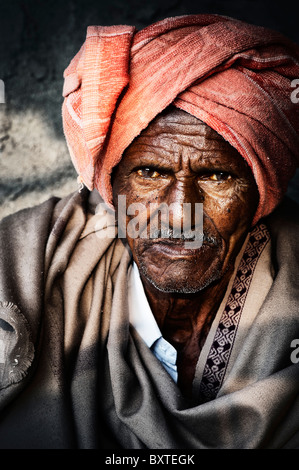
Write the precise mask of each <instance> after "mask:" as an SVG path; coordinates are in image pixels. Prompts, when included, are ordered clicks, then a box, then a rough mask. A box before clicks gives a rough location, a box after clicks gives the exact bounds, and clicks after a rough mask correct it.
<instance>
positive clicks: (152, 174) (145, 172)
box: [137, 168, 161, 179]
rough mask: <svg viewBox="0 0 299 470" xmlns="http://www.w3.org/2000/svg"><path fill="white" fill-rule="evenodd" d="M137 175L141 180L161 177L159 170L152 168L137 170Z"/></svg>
mask: <svg viewBox="0 0 299 470" xmlns="http://www.w3.org/2000/svg"><path fill="white" fill-rule="evenodd" d="M137 175H138V176H141V178H151V179H154V178H158V177H159V176H161V173H159V172H158V171H157V170H154V169H152V168H140V169H139V170H137Z"/></svg>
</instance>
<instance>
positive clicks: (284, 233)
mask: <svg viewBox="0 0 299 470" xmlns="http://www.w3.org/2000/svg"><path fill="white" fill-rule="evenodd" d="M265 223H266V225H267V227H268V229H269V232H270V235H271V242H272V245H273V255H274V253H275V255H274V256H275V258H276V260H277V262H278V264H279V266H280V267H281V266H285V267H286V268H287V269H292V268H293V269H294V270H295V269H297V266H298V260H299V245H298V234H299V205H298V203H297V202H295V201H294V200H292V199H290V198H287V197H286V198H284V200H283V201H282V203H281V204H280V205H279V206H278V207H277V208H276V210H275V211H274V212H273V213H272V214H270V215H269V216H268V217H266V218H265Z"/></svg>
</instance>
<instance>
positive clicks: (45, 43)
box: [0, 0, 299, 218]
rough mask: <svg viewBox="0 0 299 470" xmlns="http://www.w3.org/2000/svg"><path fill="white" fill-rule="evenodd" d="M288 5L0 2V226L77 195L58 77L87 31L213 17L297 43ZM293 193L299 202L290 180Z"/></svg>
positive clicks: (176, 0)
mask: <svg viewBox="0 0 299 470" xmlns="http://www.w3.org/2000/svg"><path fill="white" fill-rule="evenodd" d="M292 3H293V2H292ZM292 3H291V2H290V3H289V5H290V6H289V5H288V2H287V1H284V2H279V3H277V2H274V1H273V0H272V1H270V0H269V1H252V0H251V1H249V0H239V1H211V0H210V1H208V0H206V1H204V0H192V1H189V0H149V1H148V2H146V1H142V2H141V1H138V0H126V1H125V0H106V1H102V0H97V1H94V0H85V1H83V0H78V1H76V0H66V1H63V0H59V1H58V0H47V1H46V0H23V1H21V0H12V1H8V0H0V79H2V80H3V81H4V84H5V98H6V103H5V104H1V103H0V152H1V153H0V218H1V217H3V216H4V215H7V214H9V213H11V212H14V211H16V210H18V209H20V208H23V207H27V206H31V205H34V204H36V203H39V202H41V201H44V200H45V199H47V198H48V197H49V196H51V195H53V194H54V195H57V196H63V195H66V194H68V193H69V192H70V191H73V190H76V189H77V183H76V174H75V171H74V170H73V167H72V164H71V162H70V158H69V155H68V151H67V148H66V144H65V140H64V136H63V131H62V123H61V104H62V96H61V90H62V84H63V80H62V74H63V70H64V69H65V67H66V66H67V65H68V63H69V61H70V59H71V58H72V57H73V55H74V54H75V53H76V52H77V51H78V49H79V47H80V46H81V44H82V42H83V41H84V39H85V33H86V27H87V26H88V25H90V24H101V25H111V24H133V25H135V26H137V28H142V27H144V26H146V25H148V24H150V23H152V22H154V21H157V20H159V19H162V18H164V17H166V16H176V15H182V14H188V13H219V14H224V15H228V16H234V17H236V18H239V19H243V20H246V21H248V22H251V23H254V24H259V25H263V26H268V27H271V28H274V29H277V30H279V31H281V32H283V33H284V34H286V35H287V36H289V37H290V38H292V39H293V40H294V41H296V42H297V43H299V30H298V25H297V15H296V10H295V11H294V10H293V6H292ZM298 78H299V77H298ZM0 101H1V99H0ZM291 192H292V195H293V196H294V197H297V198H298V199H299V197H298V194H299V191H298V185H297V183H296V179H295V180H294V183H293V184H292V187H291Z"/></svg>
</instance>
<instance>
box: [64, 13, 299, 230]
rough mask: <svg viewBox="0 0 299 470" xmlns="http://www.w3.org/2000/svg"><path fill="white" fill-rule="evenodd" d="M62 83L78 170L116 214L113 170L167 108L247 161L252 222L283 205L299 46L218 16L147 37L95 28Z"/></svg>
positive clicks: (293, 133)
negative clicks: (254, 195) (200, 124)
mask: <svg viewBox="0 0 299 470" xmlns="http://www.w3.org/2000/svg"><path fill="white" fill-rule="evenodd" d="M64 78H65V82H64V89H63V96H64V102H63V110H62V114H63V127H64V132H65V136H66V140H67V144H68V147H69V151H70V154H71V158H72V161H73V164H74V166H75V168H76V170H77V172H78V174H79V180H80V181H81V182H83V183H84V184H85V185H86V186H87V188H88V189H89V190H92V189H93V188H96V189H97V190H98V191H99V193H100V194H101V196H102V197H103V199H104V201H105V202H106V203H107V204H108V205H110V206H112V204H113V202H112V186H111V173H112V170H113V168H114V167H115V166H116V165H117V164H118V163H119V161H120V160H121V158H122V155H123V152H124V150H125V149H126V148H127V147H128V146H129V145H130V143H131V142H132V141H133V140H134V138H135V137H137V136H138V135H139V134H140V132H141V131H142V130H143V129H145V128H146V127H147V126H148V124H149V123H150V122H151V121H152V120H153V119H154V118H155V117H156V116H157V115H158V114H159V113H160V112H162V111H163V110H164V109H165V108H166V107H167V106H169V105H170V104H173V105H174V106H176V107H177V108H180V109H182V110H184V111H186V112H188V113H190V114H192V115H193V116H195V117H197V118H198V119H200V120H202V121H204V122H205V123H206V124H207V125H209V126H210V127H211V128H213V129H214V130H215V131H216V132H218V133H219V134H220V135H222V136H223V137H224V139H226V140H227V141H228V142H229V143H230V144H231V145H232V146H233V147H235V148H236V149H237V150H238V152H239V153H240V154H241V155H242V156H243V157H244V159H245V160H246V162H247V163H248V165H249V167H250V168H251V170H252V173H253V175H254V178H255V181H256V183H257V187H258V191H259V196H260V197H259V205H258V208H257V212H256V214H255V217H254V223H255V222H257V221H258V220H259V219H260V218H261V217H263V216H265V215H267V214H269V213H271V212H272V211H273V209H274V208H275V207H276V206H277V204H278V203H279V202H280V200H281V199H282V197H283V195H284V193H285V192H286V190H287V186H288V182H289V180H290V178H291V177H292V176H293V174H294V172H295V169H296V167H297V166H298V160H299V137H298V129H299V104H296V103H293V102H292V100H291V95H292V92H294V88H293V87H292V86H293V85H294V82H293V80H294V79H296V78H299V48H298V46H297V45H296V44H294V43H293V42H292V41H290V40H289V39H288V38H286V37H284V36H283V35H281V34H280V33H278V32H276V31H272V30H269V29H267V28H263V27H260V26H254V25H250V24H247V23H244V22H242V21H239V20H235V19H232V18H228V17H223V16H219V15H186V16H180V17H174V18H167V19H165V20H162V21H159V22H157V23H155V24H153V25H151V26H148V27H147V28H145V29H143V30H141V31H136V30H135V28H134V27H131V26H123V25H122V26H90V27H88V29H87V37H86V41H85V43H84V44H83V46H82V47H81V49H80V51H79V52H78V53H77V55H76V56H75V57H74V58H73V60H72V61H71V63H70V64H69V66H68V67H67V69H66V70H65V72H64ZM292 82H293V83H292ZM293 101H294V100H293Z"/></svg>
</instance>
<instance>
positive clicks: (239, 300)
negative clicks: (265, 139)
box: [0, 190, 299, 449]
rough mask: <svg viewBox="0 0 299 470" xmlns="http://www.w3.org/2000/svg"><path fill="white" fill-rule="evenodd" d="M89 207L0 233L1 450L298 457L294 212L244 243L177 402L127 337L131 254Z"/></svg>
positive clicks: (83, 197)
mask: <svg viewBox="0 0 299 470" xmlns="http://www.w3.org/2000/svg"><path fill="white" fill-rule="evenodd" d="M99 202H100V199H99V196H98V193H91V195H90V196H89V192H88V191H87V190H86V191H85V190H84V191H83V192H82V193H80V194H79V193H77V194H74V195H72V196H70V197H68V198H65V199H62V200H58V199H55V198H54V199H50V200H49V201H47V202H46V203H44V204H42V205H41V206H38V207H36V208H34V209H28V210H24V211H21V212H19V213H17V214H15V215H13V216H9V217H7V218H5V219H4V220H3V221H2V222H1V224H0V259H1V270H0V447H1V448H104V449H118V448H128V449H142V448H149V449H183V448H184V449H188V448H189V449H195V448H196V449H222V448H223V449H228V448H232V449H237V448H242V449H243V448H298V447H299V396H298V392H299V363H296V360H294V358H296V354H293V356H292V352H294V350H293V349H292V347H291V344H292V342H293V340H294V339H296V338H297V339H299V317H298V295H299V294H298V292H299V289H298V259H299V256H298V255H299V253H298V243H297V233H298V223H299V222H298V216H296V214H298V208H297V206H295V207H293V206H292V204H290V203H283V204H282V205H281V207H279V208H278V209H277V210H276V211H275V212H274V213H273V214H272V215H271V216H269V217H267V218H265V219H263V220H261V221H260V223H258V224H257V225H256V226H255V227H253V229H252V231H251V232H250V234H248V237H247V240H246V242H245V244H244V246H243V248H242V250H241V252H240V253H239V255H238V258H237V261H236V266H235V272H234V275H233V276H232V279H231V282H230V284H229V286H228V288H227V292H226V294H225V296H224V298H223V301H222V304H221V306H220V308H219V310H218V313H217V315H216V317H215V319H214V322H213V324H212V327H211V330H210V332H209V335H208V337H207V339H206V342H205V345H204V347H203V349H202V351H201V354H200V357H199V360H198V364H197V368H196V374H195V379H194V384H193V398H192V400H186V399H185V398H184V397H183V396H182V394H181V392H180V390H179V388H178V387H177V385H176V383H175V382H173V380H172V379H171V377H170V376H169V375H168V373H167V372H166V371H165V369H164V368H163V367H162V365H161V364H160V363H159V361H158V360H157V359H156V358H155V356H154V355H153V354H152V352H151V351H150V349H148V347H147V346H146V345H145V343H144V342H143V340H142V339H141V338H140V337H139V336H138V334H137V332H136V331H135V330H134V329H133V328H132V327H130V325H129V321H128V299H127V273H128V269H129V266H130V263H131V253H130V252H129V250H128V248H127V247H126V246H125V245H124V244H123V242H122V241H121V240H120V239H118V238H117V237H116V238H104V237H103V233H102V232H103V227H104V226H105V224H103V220H102V219H101V217H104V216H103V215H101V216H99V215H97V214H95V212H96V207H97V204H98V203H99ZM292 357H293V359H292Z"/></svg>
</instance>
